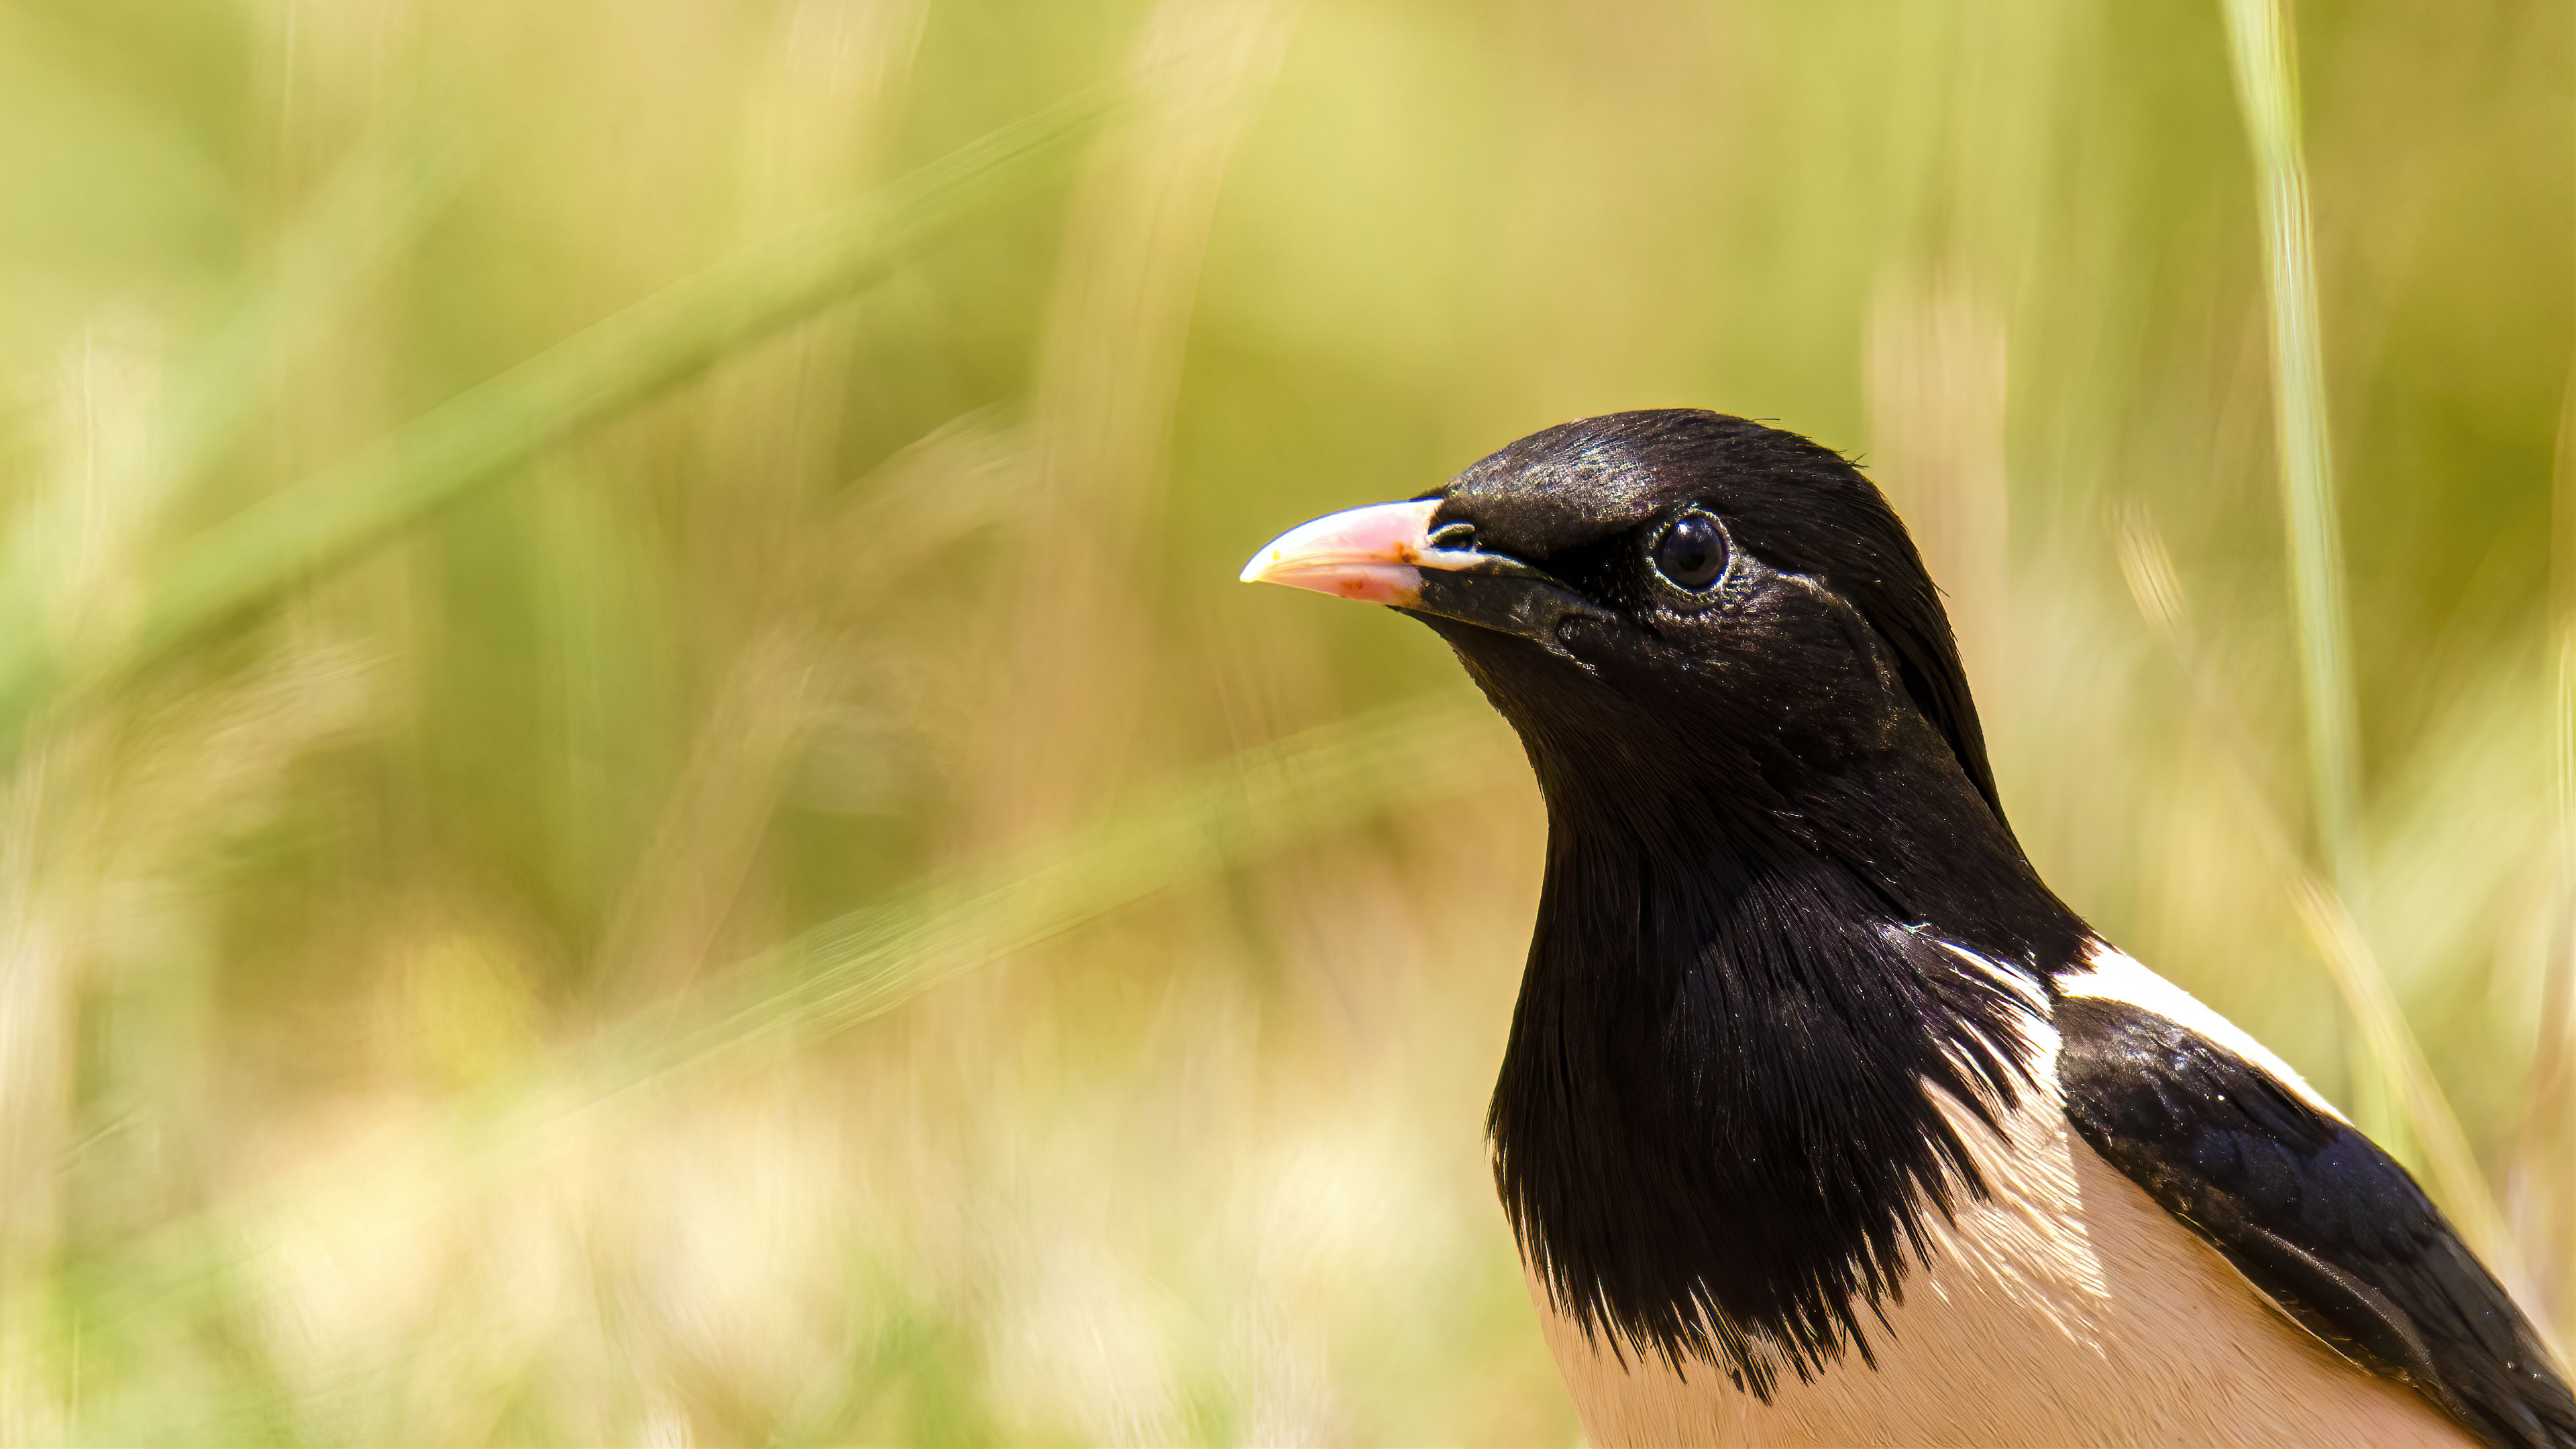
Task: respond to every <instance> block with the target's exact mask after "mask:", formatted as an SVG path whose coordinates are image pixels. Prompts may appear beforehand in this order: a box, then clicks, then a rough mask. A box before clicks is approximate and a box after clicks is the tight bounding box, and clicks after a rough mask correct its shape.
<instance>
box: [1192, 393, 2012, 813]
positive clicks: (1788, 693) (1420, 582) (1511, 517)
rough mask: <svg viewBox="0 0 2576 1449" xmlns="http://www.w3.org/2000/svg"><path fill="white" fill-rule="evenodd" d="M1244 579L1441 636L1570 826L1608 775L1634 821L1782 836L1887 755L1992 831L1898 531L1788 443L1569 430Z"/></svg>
mask: <svg viewBox="0 0 2576 1449" xmlns="http://www.w3.org/2000/svg"><path fill="white" fill-rule="evenodd" d="M1243 577H1244V579H1245V580H1247V581H1256V580H1257V581H1265V582H1273V583H1281V584H1287V585H1291V586H1294V587H1298V588H1307V589H1314V590H1317V591H1319V592H1323V593H1329V594H1334V595H1337V596H1340V597H1343V598H1349V599H1357V600H1363V601H1368V602H1375V603H1382V604H1389V605H1392V606H1394V607H1396V608H1399V609H1403V610H1405V611H1407V612H1409V613H1411V614H1413V615H1415V616H1416V617H1419V618H1421V619H1422V620H1423V621H1424V622H1426V623H1428V624H1430V625H1431V626H1432V627H1433V628H1435V629H1437V630H1438V631H1439V632H1440V634H1441V635H1442V636H1443V637H1444V638H1446V639H1447V640H1448V642H1449V643H1450V644H1451V645H1452V646H1453V647H1454V648H1455V649H1456V651H1457V653H1458V655H1459V657H1460V658H1461V659H1462V660H1463V661H1464V662H1465V664H1466V666H1467V668H1468V670H1469V672H1470V673H1471V674H1472V675H1473V676H1474V677H1475V679H1476V681H1477V683H1478V684H1479V685H1481V686H1482V687H1483V688H1484V690H1485V692H1486V694H1487V695H1488V696H1489V697H1490V698H1491V699H1492V700H1493V702H1494V704H1495V706H1496V708H1498V709H1500V710H1501V711H1502V713H1503V714H1504V716H1505V717H1506V718H1508V719H1509V720H1510V721H1511V722H1512V724H1513V725H1514V726H1515V727H1516V728H1517V729H1518V730H1519V731H1520V733H1521V735H1522V738H1523V739H1524V741H1525V742H1526V743H1527V745H1528V747H1529V750H1530V754H1531V758H1532V762H1533V763H1534V764H1535V765H1536V766H1537V769H1538V772H1539V775H1540V779H1541V782H1542V784H1543V785H1545V786H1546V787H1547V789H1548V792H1549V796H1550V800H1551V804H1552V805H1554V806H1555V807H1557V808H1559V809H1563V808H1566V805H1567V799H1566V798H1565V797H1568V796H1587V795H1591V794H1593V793H1596V790H1597V788H1599V787H1602V786H1606V785H1608V784H1609V782H1610V781H1611V780H1614V779H1615V780H1617V781H1619V782H1622V783H1620V784H1619V785H1618V786H1617V787H1616V789H1615V793H1616V794H1617V795H1619V796H1620V797H1621V799H1622V804H1621V807H1620V808H1621V809H1622V810H1623V811H1629V812H1633V811H1634V809H1635V805H1634V801H1635V796H1636V789H1637V786H1638V784H1639V783H1641V782H1652V781H1654V780H1657V779H1659V778H1660V779H1663V780H1665V781H1666V782H1667V783H1668V784H1670V785H1672V786H1673V787H1675V788H1677V789H1685V790H1689V791H1692V792H1694V793H1700V794H1714V795H1716V796H1720V797H1723V800H1722V801H1720V802H1719V803H1727V802H1731V803H1732V805H1733V806H1734V807H1735V808H1732V809H1729V810H1727V812H1726V813H1728V814H1729V815H1731V816H1736V817H1738V818H1746V817H1748V816H1749V817H1754V818H1770V819H1779V818H1783V817H1785V816H1794V815H1797V814H1799V813H1800V812H1801V808H1802V806H1803V804H1804V803H1805V802H1806V798H1807V797H1808V796H1809V795H1810V794H1811V793H1813V788H1814V786H1815V785H1816V783H1817V782H1818V781H1822V780H1833V779H1841V778H1844V777H1846V776H1848V775H1849V773H1850V772H1851V770H1852V768H1853V767H1854V766H1855V765H1856V764H1858V763H1860V762H1865V761H1869V760H1873V759H1888V758H1896V759H1911V760H1912V761H1913V763H1914V764H1915V765H1916V766H1917V767H1918V768H1919V769H1921V770H1929V771H1931V772H1933V773H1935V774H1940V775H1947V776H1948V777H1949V781H1964V783H1965V784H1966V785H1967V786H1969V787H1972V788H1973V790H1974V791H1975V794H1976V795H1977V796H1978V797H1981V798H1982V800H1983V802H1984V804H1985V806H1986V808H1987V810H1989V811H1991V813H1992V815H1993V817H1994V819H1995V820H1996V822H1997V824H1998V825H2000V822H2001V819H2002V811H2001V809H2000V807H1999V805H1998V804H1997V802H1996V798H1995V787H1994V779H1993V775H1992V773H1991V771H1990V769H1989V767H1988V765H1987V762H1986V752H1985V743H1984V739H1983V737H1982V735H1981V733H1980V731H1979V728H1978V724H1977V714H1976V707H1975V705H1974V704H1973V703H1972V702H1971V700H1970V698H1969V694H1968V687H1967V681H1966V677H1965V675H1964V674H1963V673H1962V671H1961V669H1960V666H1959V656H1958V650H1957V647H1956V645H1955V644H1954V643H1953V642H1952V639H1951V635H1950V629H1949V624H1948V621H1947V619H1946V618H1945V617H1944V615H1943V614H1942V611H1941V605H1940V600H1939V595H1938V593H1937V592H1936V591H1935V589H1934V588H1933V586H1932V581H1931V579H1930V577H1929V576H1928V575H1927V574H1926V573H1925V571H1924V568H1923V563H1922V560H1921V558H1920V557H1919V556H1918V555H1917V553H1916V552H1915V548H1914V545H1913V542H1912V541H1911V540H1910V539H1909V538H1908V537H1907V536H1906V532H1905V527H1904V525H1903V524H1902V523H1900V522H1899V521H1898V519H1897V517H1896V514H1895V512H1894V510H1892V509H1891V508H1889V507H1888V504H1887V501H1886V499H1884V498H1883V497H1881V496H1880V494H1879V491H1878V489H1877V488H1876V487H1875V486H1873V485H1872V484H1871V483H1870V481H1869V480H1868V479H1867V478H1866V477H1864V476H1862V474H1861V473H1860V470H1858V469H1857V468H1855V467H1853V466H1852V465H1851V464H1850V463H1849V462H1848V461H1846V460H1845V459H1844V458H1843V457H1842V456H1841V455H1839V454H1836V453H1834V452H1831V451H1829V450H1827V449H1825V448H1822V447H1819V446H1817V445H1816V444H1814V443H1811V442H1809V441H1807V440H1806V439H1804V438H1801V437H1798V436H1796V435H1795V434H1791V433H1786V432H1782V431H1780V430H1778V429H1775V428H1768V427H1764V426H1762V425H1760V424H1758V423H1753V422H1748V421H1746V420H1744V419H1742V418H1734V417H1727V416H1724V415H1722V414H1718V413H1712V412H1703V411H1698V410H1691V409H1666V410H1657V411H1649V412H1630V413H1613V414H1610V415H1608V416H1605V417H1597V418H1586V419H1583V420H1581V421H1577V422H1570V423H1564V424H1560V425H1559V426H1556V427H1553V428H1549V429H1547V430H1546V431H1544V432H1540V433H1534V434H1532V435H1531V436H1529V437H1526V438H1523V439H1521V440H1520V441H1519V442H1517V443H1514V444H1512V445H1511V446H1510V447H1507V448H1505V449H1503V450H1502V451H1501V452H1498V453H1495V454H1494V455H1492V456H1491V457H1488V458H1486V459H1484V460H1483V461H1481V462H1479V463H1477V464H1475V465H1474V466H1473V467H1471V468H1469V469H1467V470H1466V471H1465V472H1463V473H1461V474H1459V475H1458V476H1457V477H1456V478H1455V479H1453V480H1451V482H1450V483H1449V484H1448V485H1447V486H1446V487H1443V488H1441V489H1438V490H1437V491H1435V492H1432V493H1428V494H1424V495H1423V496H1421V497H1419V498H1415V499H1412V500H1410V501H1407V502H1402V503H1385V504H1378V505H1375V506H1372V507H1367V508H1356V509H1352V510H1350V511H1348V512H1344V513H1337V514H1333V515H1331V516H1329V517H1326V518H1321V519H1318V520H1316V521H1315V522H1313V523H1309V524H1307V525H1305V526H1304V527H1302V528H1299V529H1296V530H1294V531H1292V532H1290V533H1288V534H1286V535H1284V536H1282V537H1281V538H1279V539H1278V540H1276V541H1275V542H1273V543H1271V544H1270V545H1269V546H1268V547H1266V548H1264V549H1262V550H1261V552H1260V553H1258V554H1256V555H1255V556H1254V558H1253V560H1252V562H1251V563H1250V564H1249V565H1248V566H1247V567H1246V568H1245V569H1244V571H1243ZM1953 771H1955V774H1954V773H1952V772H1953ZM1944 783H1948V782H1944ZM1944 793H1946V792H1944Z"/></svg>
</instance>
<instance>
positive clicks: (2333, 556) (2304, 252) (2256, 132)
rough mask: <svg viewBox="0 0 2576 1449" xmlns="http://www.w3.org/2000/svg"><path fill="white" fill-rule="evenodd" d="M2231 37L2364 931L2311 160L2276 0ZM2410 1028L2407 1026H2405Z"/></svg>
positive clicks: (2279, 412) (2335, 842)
mask: <svg viewBox="0 0 2576 1449" xmlns="http://www.w3.org/2000/svg"><path fill="white" fill-rule="evenodd" d="M2225 9H2226V16H2227V40H2228V51H2229V54H2230V56H2231V57H2232V59H2233V61H2234V63H2235V74H2236V95H2237V100H2238V102H2239V104H2240V105H2241V106H2242V108H2243V110H2244V115H2245V135H2246V139H2247V142H2248V143H2249V145H2250V147H2251V149H2252V152H2253V161H2254V175H2255V182H2256V187H2257V190H2258V192H2259V194H2260V201H2261V211H2262V216H2263V262H2264V266H2263V280H2264V293H2265V297H2266V299H2267V301H2268V303H2269V311H2270V323H2271V328H2270V330H2271V344H2272V403H2273V421H2274V436H2275V440H2276V445H2277V448H2278V451H2279V455H2280V470H2281V508H2282V514H2283V517H2284V519H2285V520H2286V522H2287V525H2288V531H2289V551H2290V593H2291V599H2292V603H2293V605H2294V608H2295V613H2296V615H2297V619H2298V637H2299V693H2300V697H2301V699H2302V701H2303V703H2304V706H2305V713H2306V717H2307V745H2308V748H2307V756H2308V793H2309V796H2310V799H2311V805H2312V808H2313V810H2314V812H2315V821H2316V835H2317V849H2318V851H2319V853H2320V855H2321V856H2322V857H2323V859H2324V862H2325V872H2326V875H2327V877H2328V879H2330V880H2332V881H2333V883H2334V890H2335V895H2336V897H2337V898H2338V899H2339V900H2340V901H2341V902H2342V903H2343V905H2344V908H2345V909H2346V911H2347V912H2348V913H2349V915H2350V917H2351V919H2352V920H2353V922H2354V924H2355V927H2356V929H2359V930H2361V931H2362V932H2363V934H2364V936H2365V937H2366V936H2367V934H2368V926H2367V922H2368V920H2369V915H2370V911H2369V893H2368V881H2367V878H2366V874H2365V872H2364V869H2363V864H2362V859H2361V846H2360V840H2359V835H2358V832H2359V824H2360V820H2359V817H2360V798H2361V783H2360V746H2359V736H2360V725H2359V710H2358V704H2357V702H2356V700H2355V697H2354V687H2353V677H2352V630H2351V624H2350V622H2349V620H2348V619H2347V618H2346V616H2345V609H2344V568H2343V546H2342V541H2341V538H2340V535H2339V533H2338V525H2337V522H2336V513H2335V492H2334V463H2333V454H2332V447H2331V443H2330V440H2329V438H2328V434H2327V428H2326V396H2325V359H2324V350H2323V344H2322V341H2321V339H2320V334H2319V330H2318V325H2317V284H2316V249H2315V246H2314V243H2313V241H2312V240H2311V237H2310V233H2309V225H2308V182H2307V162H2306V158H2305V156H2304V153H2303V147H2302V145H2301V140H2300V118H2299V88H2298V60H2297V55H2296V53H2295V51H2294V49H2293V46H2294V44H2295V41H2296V37H2295V35H2294V34H2293V33H2292V31H2291V30H2290V29H2289V27H2288V25H2287V24H2286V23H2285V22H2284V17H2283V15H2282V13H2281V4H2280V0H2225ZM2384 994H2385V993H2384V992H2364V993H2362V994H2361V995H2360V996H2357V997H2348V998H2347V999H2348V1000H2349V1001H2350V1003H2351V1008H2352V1010H2353V1013H2354V1015H2355V1019H2356V1020H2357V1021H2359V1022H2360V1026H2361V1035H2362V1037H2363V1039H2364V1041H2365V1042H2369V1043H2379V1042H2383V1041H2390V1040H2394V1037H2392V1035H2391V1033H2392V1031H2396V1032H2403V1031H2404V1030H2405V1024H2404V1023H2403V1022H2402V1021H2401V1022H2395V1023H2391V1022H2376V1021H2372V1020H2370V1019H2368V1017H2367V1016H2366V1015H2365V1014H2364V1013H2365V1012H2367V1011H2368V1010H2371V1009H2373V1008H2372V1006H2371V1005H2370V1003H2373V1002H2376V1001H2378V1000H2380V999H2381V997H2382V996H2384ZM2408 1040H2410V1041H2411V1040H2412V1038H2411V1035H2410V1036H2409V1037H2408ZM2372 1059H2373V1061H2374V1063H2375V1065H2376V1070H2375V1071H2357V1072H2355V1073H2353V1089H2352V1096H2353V1111H2354V1115H2355V1116H2356V1117H2358V1118H2359V1119H2360V1120H2361V1122H2362V1125H2363V1126H2364V1127H2366V1128H2367V1129H2369V1130H2370V1132H2371V1133H2372V1134H2373V1135H2374V1136H2377V1137H2378V1138H2379V1139H2380V1140H2381V1142H2382V1143H2383V1144H2385V1145H2386V1146H2387V1147H2388V1149H2389V1150H2390V1151H2391V1152H2394V1153H2396V1154H2397V1155H2398V1156H2399V1157H2400V1158H2408V1159H2411V1158H2413V1157H2414V1156H2415V1152H2414V1150H2413V1144H2412V1143H2411V1142H2410V1141H2409V1140H2408V1133H2409V1131H2410V1130H2420V1129H2421V1128H2422V1126H2423V1124H2421V1123H2419V1122H2417V1121H2415V1120H2414V1118H2413V1116H2412V1115H2411V1114H2410V1113H2407V1112H2405V1111H2403V1110H2392V1109H2393V1108H2399V1107H2402V1104H2403V1103H2405V1102H2409V1101H2413V1100H2415V1099H2416V1097H2417V1093H2416V1092H2415V1091H2414V1090H2413V1089H2412V1088H2411V1087H2410V1086H2409V1085H2408V1084H2407V1083H2405V1082H2404V1081H2403V1080H2402V1079H2401V1078H2402V1075H2403V1074H2402V1069H2401V1067H2400V1065H2399V1064H2398V1063H2396V1062H2394V1061H2391V1060H2389V1059H2387V1058H2385V1057H2383V1056H2382V1055H2381V1054H2380V1053H2379V1051H2378V1050H2377V1048H2376V1047H2375V1046H2374V1047H2373V1049H2372Z"/></svg>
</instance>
